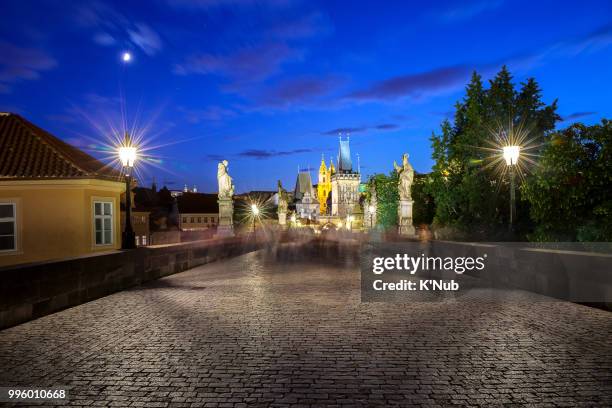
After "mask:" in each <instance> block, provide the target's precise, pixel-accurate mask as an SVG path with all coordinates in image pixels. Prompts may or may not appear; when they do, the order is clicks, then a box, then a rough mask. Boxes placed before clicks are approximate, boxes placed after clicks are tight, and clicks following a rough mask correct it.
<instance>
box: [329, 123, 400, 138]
mask: <svg viewBox="0 0 612 408" xmlns="http://www.w3.org/2000/svg"><path fill="white" fill-rule="evenodd" d="M399 128H400V125H398V124H397V123H381V124H379V125H372V126H354V127H339V128H335V129H331V130H326V131H324V132H321V134H322V135H328V136H338V135H340V134H342V135H345V134H352V133H364V132H367V131H369V130H382V131H392V130H397V129H399Z"/></svg>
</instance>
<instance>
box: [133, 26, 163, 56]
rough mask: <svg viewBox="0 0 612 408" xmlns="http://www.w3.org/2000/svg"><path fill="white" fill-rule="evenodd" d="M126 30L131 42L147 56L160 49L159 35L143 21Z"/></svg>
mask: <svg viewBox="0 0 612 408" xmlns="http://www.w3.org/2000/svg"><path fill="white" fill-rule="evenodd" d="M127 32H128V35H129V37H130V40H131V41H132V43H134V44H135V45H137V46H138V47H140V49H142V50H143V51H144V53H145V54H147V55H149V56H151V55H155V54H157V52H158V51H160V50H161V49H162V41H161V38H160V37H159V35H158V34H157V33H156V32H155V31H153V30H152V29H151V27H149V26H148V25H146V24H144V23H137V24H135V26H134V29H128V30H127Z"/></svg>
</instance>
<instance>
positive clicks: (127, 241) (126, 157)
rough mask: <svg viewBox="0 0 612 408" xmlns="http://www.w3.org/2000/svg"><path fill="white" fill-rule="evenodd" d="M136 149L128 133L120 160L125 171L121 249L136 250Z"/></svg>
mask: <svg viewBox="0 0 612 408" xmlns="http://www.w3.org/2000/svg"><path fill="white" fill-rule="evenodd" d="M136 156H137V152H136V147H135V146H132V142H131V140H130V135H129V134H128V133H127V132H126V133H125V139H124V141H123V145H121V146H120V147H119V160H121V165H122V166H123V170H124V171H125V231H123V237H122V241H121V249H134V248H136V234H135V233H134V229H133V228H132V174H131V173H132V168H133V167H134V162H135V161H136Z"/></svg>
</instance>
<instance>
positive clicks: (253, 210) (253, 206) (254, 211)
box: [251, 204, 259, 236]
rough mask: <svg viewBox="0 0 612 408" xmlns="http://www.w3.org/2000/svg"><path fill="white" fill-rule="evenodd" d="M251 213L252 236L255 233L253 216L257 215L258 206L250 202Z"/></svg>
mask: <svg viewBox="0 0 612 408" xmlns="http://www.w3.org/2000/svg"><path fill="white" fill-rule="evenodd" d="M251 213H252V214H251V215H252V217H253V236H254V235H255V218H257V216H258V215H259V207H257V205H256V204H251Z"/></svg>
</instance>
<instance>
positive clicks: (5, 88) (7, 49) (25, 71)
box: [0, 40, 57, 93]
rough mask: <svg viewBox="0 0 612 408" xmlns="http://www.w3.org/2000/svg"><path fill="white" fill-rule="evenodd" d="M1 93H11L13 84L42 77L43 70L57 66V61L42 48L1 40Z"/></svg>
mask: <svg viewBox="0 0 612 408" xmlns="http://www.w3.org/2000/svg"><path fill="white" fill-rule="evenodd" d="M0 55H2V58H1V59H0V93H9V92H11V90H12V85H13V84H15V83H16V82H19V81H23V80H34V79H38V78H40V74H41V72H43V71H48V70H50V69H53V68H55V67H56V66H57V61H56V60H55V59H54V58H53V57H51V56H50V55H49V54H47V53H46V52H44V51H42V50H38V49H34V48H23V47H18V46H16V45H13V44H10V43H8V42H6V41H2V40H0Z"/></svg>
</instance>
